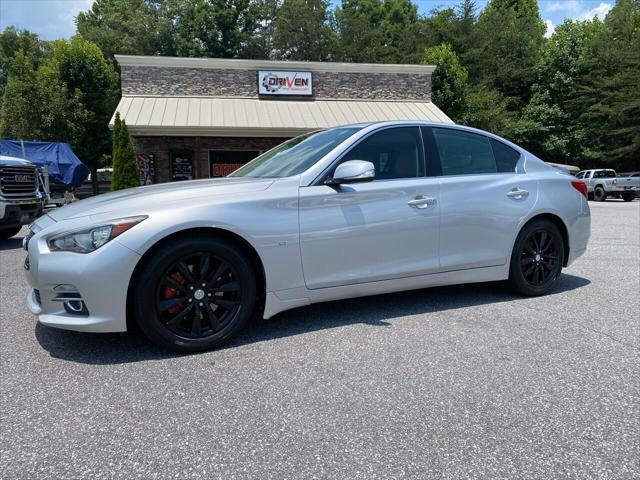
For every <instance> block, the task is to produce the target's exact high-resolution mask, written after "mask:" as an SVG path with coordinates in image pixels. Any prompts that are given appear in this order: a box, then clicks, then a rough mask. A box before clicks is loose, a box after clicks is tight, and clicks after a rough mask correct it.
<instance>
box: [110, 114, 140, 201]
mask: <svg viewBox="0 0 640 480" xmlns="http://www.w3.org/2000/svg"><path fill="white" fill-rule="evenodd" d="M138 186H140V179H139V178H138V172H137V167H136V155H135V152H134V150H133V143H132V142H131V137H130V136H129V129H128V128H127V124H126V123H125V121H124V120H121V119H120V113H116V118H115V121H114V124H113V179H112V181H111V190H122V189H125V188H132V187H138Z"/></svg>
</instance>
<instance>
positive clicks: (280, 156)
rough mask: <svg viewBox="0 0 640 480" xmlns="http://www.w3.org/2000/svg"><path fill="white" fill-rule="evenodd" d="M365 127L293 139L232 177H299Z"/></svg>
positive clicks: (316, 133)
mask: <svg viewBox="0 0 640 480" xmlns="http://www.w3.org/2000/svg"><path fill="white" fill-rule="evenodd" d="M361 128H362V127H361V126H358V127H340V128H332V129H330V130H322V131H319V132H312V133H308V134H306V135H302V136H300V137H296V138H292V139H291V140H289V141H287V142H284V143H283V144H281V145H278V146H277V147H275V148H273V149H271V150H269V151H268V152H265V153H263V154H262V155H260V156H258V157H256V158H255V159H253V160H252V161H250V162H249V163H247V164H246V165H244V166H243V167H240V168H239V169H238V170H236V171H235V172H233V173H232V174H231V175H229V176H230V177H256V178H260V177H261V178H281V177H290V176H293V175H298V174H300V173H302V172H304V171H305V170H307V169H308V168H309V167H311V166H312V165H313V164H315V163H316V162H317V161H318V160H320V159H321V158H322V157H324V156H325V155H326V154H327V153H329V152H330V151H331V150H333V149H334V148H335V147H336V146H338V145H339V144H340V143H342V142H343V141H344V140H346V139H347V138H349V137H350V136H351V135H353V134H354V133H356V132H357V131H358V130H360V129H361Z"/></svg>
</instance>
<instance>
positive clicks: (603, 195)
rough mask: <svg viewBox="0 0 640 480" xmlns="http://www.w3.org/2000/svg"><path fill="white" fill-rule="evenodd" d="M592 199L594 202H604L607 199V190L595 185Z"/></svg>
mask: <svg viewBox="0 0 640 480" xmlns="http://www.w3.org/2000/svg"><path fill="white" fill-rule="evenodd" d="M593 199H594V200H595V201H596V202H604V201H605V200H606V199H607V192H605V191H604V188H602V187H596V188H595V189H594V190H593Z"/></svg>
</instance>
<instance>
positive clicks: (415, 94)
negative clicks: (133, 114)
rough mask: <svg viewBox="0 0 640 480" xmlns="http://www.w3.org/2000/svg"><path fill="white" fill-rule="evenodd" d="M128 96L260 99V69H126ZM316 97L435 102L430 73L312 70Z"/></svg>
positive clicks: (124, 79)
mask: <svg viewBox="0 0 640 480" xmlns="http://www.w3.org/2000/svg"><path fill="white" fill-rule="evenodd" d="M121 81H122V94H123V95H163V96H164V95H186V96H227V97H258V73H257V71H256V70H235V69H233V70H232V69H206V68H185V67H151V66H130V65H123V66H122V75H121ZM313 97H314V98H318V99H320V98H332V99H336V98H343V99H358V100H420V101H430V100H431V75H425V74H419V73H347V72H319V71H314V72H313Z"/></svg>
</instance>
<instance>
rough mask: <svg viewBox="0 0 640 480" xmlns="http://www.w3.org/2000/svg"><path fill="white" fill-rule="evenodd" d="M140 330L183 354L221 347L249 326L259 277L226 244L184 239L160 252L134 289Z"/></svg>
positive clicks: (201, 238) (212, 239)
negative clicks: (256, 279)
mask: <svg viewBox="0 0 640 480" xmlns="http://www.w3.org/2000/svg"><path fill="white" fill-rule="evenodd" d="M133 301H134V302H135V303H134V310H135V315H136V319H137V321H138V324H139V326H140V329H141V330H142V331H143V332H144V334H145V335H146V336H147V337H148V338H149V339H150V340H151V341H153V342H155V343H157V344H159V345H161V346H163V347H167V348H170V349H172V350H176V351H179V352H197V351H201V350H208V349H211V348H214V347H217V346H219V345H221V344H223V343H224V342H226V341H227V340H229V339H230V338H231V337H233V336H234V335H235V334H236V333H238V331H239V330H240V329H241V328H242V327H244V326H245V325H246V323H247V322H248V320H249V318H250V317H251V313H252V310H253V308H254V305H255V302H256V281H255V272H254V269H253V268H252V266H251V263H250V262H249V261H248V260H247V258H246V256H245V255H244V253H243V252H242V251H241V250H240V249H239V248H237V247H236V246H235V245H233V244H232V243H230V242H227V241H226V240H223V239H220V238H215V237H211V236H206V235H202V236H195V237H185V238H181V239H179V240H175V241H172V242H170V243H167V244H165V245H163V246H162V247H160V248H159V249H158V250H157V251H156V252H155V254H154V255H153V256H152V257H151V258H150V260H149V261H148V262H147V263H146V264H145V265H144V266H143V268H142V271H141V274H140V275H139V276H138V278H137V281H136V284H135V285H134V297H133Z"/></svg>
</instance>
